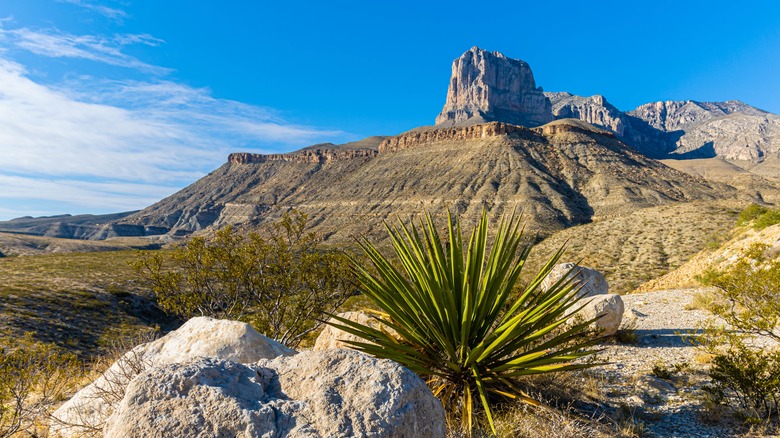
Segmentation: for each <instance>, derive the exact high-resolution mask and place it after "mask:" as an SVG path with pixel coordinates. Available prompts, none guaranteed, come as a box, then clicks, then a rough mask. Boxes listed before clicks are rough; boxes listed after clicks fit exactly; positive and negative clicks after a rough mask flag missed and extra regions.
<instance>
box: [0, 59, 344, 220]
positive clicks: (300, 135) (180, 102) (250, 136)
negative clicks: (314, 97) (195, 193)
mask: <svg viewBox="0 0 780 438" xmlns="http://www.w3.org/2000/svg"><path fill="white" fill-rule="evenodd" d="M334 138H337V139H352V138H354V137H353V136H350V135H348V134H345V133H343V132H340V131H336V130H327V129H318V128H313V127H307V126H299V125H296V124H291V123H289V122H286V121H285V120H284V119H283V118H282V117H280V116H279V115H278V113H276V112H275V111H273V110H271V109H267V108H261V107H254V106H250V105H246V104H242V103H239V102H234V101H230V100H222V99H216V98H214V97H212V96H211V95H210V94H209V92H208V90H205V89H194V88H190V87H186V86H184V85H181V84H176V83H173V82H165V81H159V82H149V83H145V82H121V81H101V80H98V79H96V78H92V77H82V78H79V79H74V80H71V81H69V82H67V83H62V84H59V85H58V86H57V87H52V86H45V85H42V84H40V83H37V82H35V81H33V80H32V79H30V78H29V77H28V75H27V72H26V71H25V69H24V67H23V66H22V65H20V64H18V63H15V62H13V61H10V60H7V59H2V58H0V186H2V187H4V189H3V190H2V191H0V210H5V211H12V210H13V209H11V208H9V207H8V206H9V205H10V204H12V203H18V201H19V200H22V199H27V200H32V199H37V200H48V201H50V202H52V203H54V202H56V203H58V205H70V206H72V210H71V211H70V212H108V211H119V210H128V209H139V208H143V207H145V206H147V205H149V204H151V203H152V202H154V201H157V200H159V199H161V198H162V197H164V196H166V195H168V194H171V193H172V192H174V191H175V190H176V189H178V188H181V187H184V186H186V185H188V184H190V183H192V182H193V181H195V180H196V179H197V178H199V177H201V176H202V175H204V174H205V173H207V172H209V171H211V170H213V169H214V168H216V167H217V166H219V165H220V164H221V163H224V162H225V159H226V156H227V154H228V153H230V152H235V151H240V150H243V151H246V150H249V151H252V150H254V151H258V152H263V151H278V150H280V149H282V150H285V149H286V150H290V149H295V148H298V147H301V146H305V145H308V144H312V143H316V142H320V141H326V140H333V139H334ZM4 200H5V201H4ZM3 203H5V204H6V205H5V206H4V205H2V204H3ZM57 212H58V211H51V212H48V213H57ZM17 213H19V214H16V215H17V216H21V215H24V214H28V213H25V212H24V211H18V212H17ZM8 218H10V216H8V217H5V218H4V219H8Z"/></svg>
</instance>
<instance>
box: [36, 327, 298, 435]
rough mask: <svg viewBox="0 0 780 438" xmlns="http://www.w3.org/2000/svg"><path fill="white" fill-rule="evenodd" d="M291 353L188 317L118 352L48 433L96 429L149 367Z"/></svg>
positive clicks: (244, 331) (243, 331) (251, 334)
mask: <svg viewBox="0 0 780 438" xmlns="http://www.w3.org/2000/svg"><path fill="white" fill-rule="evenodd" d="M295 353H296V352H295V351H294V350H291V349H289V348H287V347H285V346H284V345H282V344H280V343H278V342H276V341H274V340H272V339H268V338H266V337H265V336H263V335H261V334H260V333H258V332H257V331H256V330H255V329H253V328H252V327H251V326H250V325H249V324H246V323H243V322H238V321H226V320H219V319H213V318H207V317H198V318H192V319H190V320H189V321H187V322H186V323H185V324H184V325H182V326H181V327H180V328H179V329H178V330H175V331H173V332H171V333H168V334H167V335H166V336H163V337H162V338H160V339H157V340H155V341H153V342H149V343H146V344H141V345H139V346H137V347H135V348H133V349H132V350H130V351H129V352H127V353H126V354H125V355H123V356H122V357H121V358H120V359H119V360H118V361H117V362H115V363H114V364H113V365H112V366H111V367H110V368H109V369H108V370H107V371H106V372H104V373H103V374H102V375H101V376H100V377H99V378H97V379H96V380H95V381H94V382H92V383H91V384H90V385H88V386H86V387H85V388H83V389H82V390H81V391H79V392H78V393H76V395H74V396H73V398H71V399H70V400H68V401H67V402H65V403H64V404H63V405H62V406H61V407H60V408H59V409H57V410H56V411H55V412H54V415H53V416H54V418H53V419H52V422H51V432H52V433H53V434H54V435H59V436H63V437H72V436H73V437H75V436H82V435H85V434H87V433H89V432H90V431H94V430H96V429H100V428H101V427H102V425H103V423H104V422H105V421H106V419H107V418H108V417H109V416H110V415H111V413H112V411H113V410H114V408H115V406H116V405H117V404H118V403H119V401H120V400H121V399H122V398H123V396H124V395H125V390H126V386H127V385H128V383H129V382H130V380H131V379H132V378H134V377H135V376H136V375H138V374H139V373H141V372H143V371H144V370H146V369H148V368H151V367H155V366H161V365H168V364H174V363H182V362H186V361H189V360H192V359H194V358H197V357H214V358H220V359H226V360H231V361H235V362H239V363H241V362H245V363H248V362H255V361H258V360H260V359H269V358H273V357H277V356H280V355H293V354H295Z"/></svg>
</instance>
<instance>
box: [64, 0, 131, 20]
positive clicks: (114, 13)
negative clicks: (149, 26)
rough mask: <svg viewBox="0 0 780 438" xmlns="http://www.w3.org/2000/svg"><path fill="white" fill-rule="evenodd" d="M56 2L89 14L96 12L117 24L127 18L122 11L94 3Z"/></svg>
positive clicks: (76, 0) (70, 0)
mask: <svg viewBox="0 0 780 438" xmlns="http://www.w3.org/2000/svg"><path fill="white" fill-rule="evenodd" d="M57 2H58V3H68V4H72V5H76V6H79V7H82V8H84V9H87V10H89V11H91V12H96V13H98V14H100V15H103V16H104V17H107V18H109V19H111V20H114V21H117V22H121V21H122V20H123V19H125V18H127V13H126V12H125V11H123V10H122V9H118V8H112V7H109V6H105V5H101V4H97V3H95V2H90V1H87V0H57Z"/></svg>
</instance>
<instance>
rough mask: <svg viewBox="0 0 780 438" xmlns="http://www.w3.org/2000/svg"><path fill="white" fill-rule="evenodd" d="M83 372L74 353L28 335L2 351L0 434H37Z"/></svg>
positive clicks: (4, 435)
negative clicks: (54, 407)
mask: <svg viewBox="0 0 780 438" xmlns="http://www.w3.org/2000/svg"><path fill="white" fill-rule="evenodd" d="M79 374H80V367H79V363H78V361H77V360H76V357H75V356H74V355H73V354H70V353H66V352H64V351H62V350H61V349H59V348H58V347H56V346H54V345H52V344H43V343H38V342H36V341H35V340H34V339H33V338H32V336H30V335H26V336H23V337H21V338H19V339H17V342H16V346H15V348H13V349H4V350H2V351H0V437H10V436H15V435H18V434H20V433H27V434H29V435H31V436H36V434H37V433H38V432H39V431H40V429H41V428H42V427H44V428H45V424H46V423H47V421H48V415H49V411H50V409H51V408H52V407H53V406H54V405H56V404H57V403H59V402H61V401H62V397H63V396H64V395H66V394H67V393H68V392H69V391H70V390H71V389H72V388H73V387H74V385H75V383H76V381H77V377H78V375H79Z"/></svg>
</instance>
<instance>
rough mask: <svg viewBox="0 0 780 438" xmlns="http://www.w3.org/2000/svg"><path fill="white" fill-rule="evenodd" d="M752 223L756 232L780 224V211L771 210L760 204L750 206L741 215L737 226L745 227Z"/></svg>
mask: <svg viewBox="0 0 780 438" xmlns="http://www.w3.org/2000/svg"><path fill="white" fill-rule="evenodd" d="M751 223H752V225H753V228H755V229H756V230H763V229H764V228H766V227H769V226H772V225H775V224H780V209H769V208H767V207H764V206H761V205H758V204H750V205H749V206H748V207H746V208H745V209H744V210H742V212H741V213H740V214H739V217H738V218H737V225H740V226H743V225H749V224H751Z"/></svg>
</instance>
